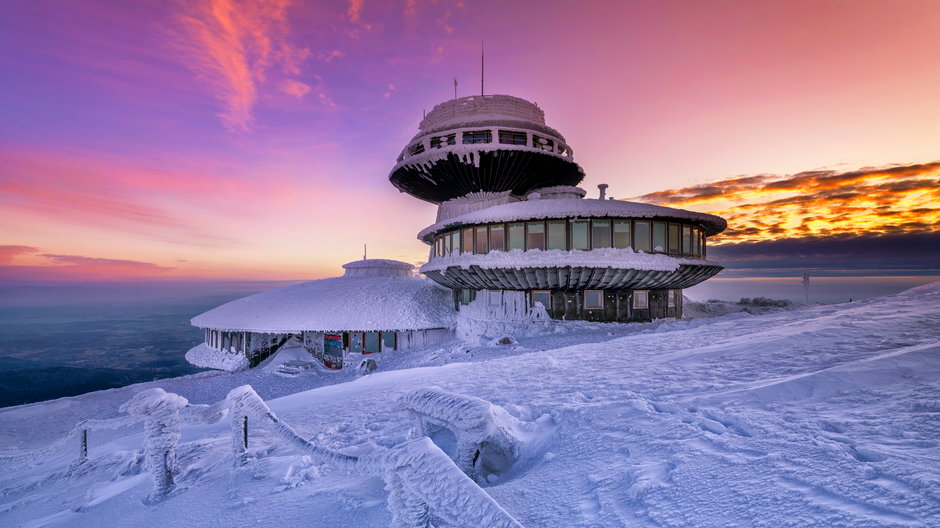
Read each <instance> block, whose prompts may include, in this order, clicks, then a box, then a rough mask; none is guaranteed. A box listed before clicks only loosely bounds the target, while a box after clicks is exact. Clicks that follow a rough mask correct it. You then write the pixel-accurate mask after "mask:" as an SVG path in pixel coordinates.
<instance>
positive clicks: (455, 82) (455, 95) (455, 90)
mask: <svg viewBox="0 0 940 528" xmlns="http://www.w3.org/2000/svg"><path fill="white" fill-rule="evenodd" d="M456 98H457V78H456V77H454V99H456Z"/></svg>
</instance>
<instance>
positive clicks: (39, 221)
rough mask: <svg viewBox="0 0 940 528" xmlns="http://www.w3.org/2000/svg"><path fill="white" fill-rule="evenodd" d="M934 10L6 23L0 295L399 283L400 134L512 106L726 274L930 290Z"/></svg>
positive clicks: (32, 6) (939, 48)
mask: <svg viewBox="0 0 940 528" xmlns="http://www.w3.org/2000/svg"><path fill="white" fill-rule="evenodd" d="M937 27H940V3H937V2H933V1H928V0H923V1H920V0H902V1H890V2H889V1H883V2H880V1H819V0H814V1H800V0H787V1H780V2H772V1H766V2H750V1H742V2H733V1H720V0H718V1H710V2H700V1H689V2H671V1H664V2H650V1H633V2H631V1H615V2H578V3H574V2H567V1H551V0H545V1H540V2H528V1H518V2H496V1H475V2H449V1H444V0H437V1H423V0H403V1H400V2H391V1H382V2H379V1H375V0H352V1H328V2H319V1H317V2H301V1H299V0H298V1H293V2H292V1H287V0H186V1H182V0H181V1H165V2H153V1H137V0H127V1H123V2H113V1H106V0H74V1H70V2H53V1H45V0H7V1H5V2H2V3H0V47H2V50H3V52H2V53H0V79H2V80H3V82H0V281H3V282H24V281H27V282H28V281H113V280H141V279H145V280H149V279H199V280H297V279H312V278H319V277H326V276H334V275H337V274H338V273H339V271H340V268H339V266H340V265H341V264H342V263H344V262H348V261H351V260H355V259H358V258H361V257H362V254H363V245H364V244H367V245H368V253H369V256H371V257H382V258H394V259H400V260H405V261H409V262H413V263H419V262H422V261H424V260H425V259H426V258H427V248H426V246H424V244H422V243H421V242H419V241H418V240H417V239H416V233H417V232H418V231H419V230H420V229H422V228H423V227H425V226H427V225H429V224H431V223H433V221H434V214H435V210H434V206H433V205H431V204H427V203H424V202H421V201H418V200H416V199H414V198H412V197H410V196H408V195H404V194H401V193H399V192H398V191H397V190H396V189H394V188H393V187H392V186H391V184H389V183H388V179H387V178H388V172H389V170H390V169H391V168H392V166H393V165H394V162H395V158H396V157H397V155H398V153H399V152H400V150H401V149H402V147H403V146H404V145H405V144H406V143H407V142H408V140H409V139H410V138H411V137H412V136H413V135H414V134H415V133H416V132H417V124H418V121H419V120H420V119H421V116H422V112H423V111H425V110H430V109H431V108H432V107H433V106H434V105H435V104H437V103H439V102H442V101H444V100H446V99H449V98H451V97H453V89H454V86H453V83H454V79H455V78H456V79H457V80H458V94H459V95H461V96H464V95H472V94H475V93H479V89H480V60H479V59H480V47H481V42H483V43H484V45H485V49H486V78H485V91H486V93H503V94H511V95H516V96H520V97H523V98H526V99H529V100H532V101H535V102H537V103H538V104H539V106H540V107H541V108H542V109H543V110H544V111H545V113H546V120H547V122H548V124H549V125H550V126H552V127H554V128H556V129H558V130H559V131H561V133H562V134H564V135H565V137H566V139H567V142H568V143H569V144H570V145H571V146H572V147H573V149H574V155H575V160H576V161H577V162H578V163H579V164H580V165H581V166H582V167H583V168H584V170H585V173H586V178H585V180H584V182H583V183H582V186H583V187H585V188H586V189H588V190H589V192H590V193H591V195H593V194H594V193H595V192H596V185H597V184H599V183H607V184H609V185H610V189H609V191H608V194H609V195H612V196H614V197H616V198H620V199H631V200H640V201H647V202H650V203H659V204H663V205H669V206H675V207H681V208H686V209H692V210H697V211H705V212H713V213H716V214H720V215H722V216H724V217H725V218H727V219H728V220H729V223H730V228H729V231H728V232H727V233H726V234H724V235H722V236H720V237H717V238H716V239H714V240H712V241H711V242H712V246H711V248H712V251H711V252H710V256H713V257H715V258H720V259H726V260H727V264H728V265H729V267H735V268H740V269H750V270H757V271H758V272H759V271H760V270H769V269H776V270H779V269H793V268H796V267H806V266H814V267H826V268H830V269H836V270H838V269H848V268H852V269H853V270H855V271H858V270H861V269H864V270H869V269H870V270H873V271H874V272H879V273H884V272H886V270H887V271H889V272H892V273H893V272H898V273H904V274H908V273H914V274H921V273H934V272H937V267H938V264H936V263H937V262H940V259H938V257H940V243H938V242H940V238H938V231H940V230H938V225H940V224H938V222H940V213H938V210H940V209H938V205H937V204H938V203H940V200H938V190H937V189H938V183H940V151H938V148H937V145H938V144H940V142H938V139H940V98H938V97H937V96H936V93H937V86H938V85H940V66H938V62H937V60H936V57H937V56H938V54H940V32H938V31H936V28H937Z"/></svg>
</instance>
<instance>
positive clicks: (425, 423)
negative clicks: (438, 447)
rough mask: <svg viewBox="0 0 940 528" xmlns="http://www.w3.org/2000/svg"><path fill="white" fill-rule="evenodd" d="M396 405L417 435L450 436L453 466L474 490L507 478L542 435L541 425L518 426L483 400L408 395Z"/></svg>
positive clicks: (427, 392) (433, 392)
mask: <svg viewBox="0 0 940 528" xmlns="http://www.w3.org/2000/svg"><path fill="white" fill-rule="evenodd" d="M401 402H402V405H403V406H404V407H405V408H406V409H407V410H408V411H409V412H410V413H411V415H412V416H413V417H414V419H415V427H416V432H417V433H418V434H419V435H422V436H431V435H432V434H434V433H435V432H436V431H437V430H440V429H447V430H449V431H451V432H452V433H454V436H456V437H457V449H456V452H455V453H454V463H456V464H457V467H459V468H460V469H461V471H463V472H464V473H465V474H466V475H467V476H468V477H470V478H471V479H473V480H474V481H476V482H478V483H480V484H484V483H486V482H489V481H490V480H491V479H492V478H493V477H495V478H498V477H499V476H501V475H504V474H506V473H507V472H509V471H510V470H511V469H512V468H513V465H514V464H516V462H518V461H519V460H520V458H522V457H523V456H524V455H526V454H527V453H526V451H527V450H528V449H529V448H531V444H532V443H533V440H536V439H538V438H540V437H541V435H540V434H538V433H539V432H544V429H545V424H544V423H533V422H524V421H522V420H519V419H517V418H516V417H514V416H513V415H511V414H509V412H507V411H506V409H503V408H502V407H500V406H499V405H495V404H493V403H490V402H488V401H486V400H483V399H480V398H474V397H472V396H464V395H462V394H454V393H451V392H446V391H443V390H439V389H421V390H417V391H414V392H412V393H410V394H407V395H406V396H404V397H403V398H402V400H401ZM548 419H549V417H548V416H545V417H544V418H543V420H548Z"/></svg>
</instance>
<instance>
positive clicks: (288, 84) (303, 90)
mask: <svg viewBox="0 0 940 528" xmlns="http://www.w3.org/2000/svg"><path fill="white" fill-rule="evenodd" d="M281 91H282V92H284V93H286V94H287V95H292V96H294V97H296V98H297V99H302V98H303V96H305V95H307V94H308V93H310V85H308V84H304V83H302V82H300V81H297V80H294V79H287V80H285V81H284V82H282V83H281Z"/></svg>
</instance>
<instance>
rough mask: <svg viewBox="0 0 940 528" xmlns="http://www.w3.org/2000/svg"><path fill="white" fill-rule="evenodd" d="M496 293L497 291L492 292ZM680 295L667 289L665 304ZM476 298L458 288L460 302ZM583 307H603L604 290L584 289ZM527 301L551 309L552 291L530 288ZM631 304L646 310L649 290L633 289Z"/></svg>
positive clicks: (674, 301) (672, 303)
mask: <svg viewBox="0 0 940 528" xmlns="http://www.w3.org/2000/svg"><path fill="white" fill-rule="evenodd" d="M494 293H498V291H496V292H494ZM681 295H682V290H669V291H668V293H667V296H666V306H667V307H668V308H675V307H676V306H677V304H678V302H679V298H680V296H681ZM475 298H476V291H475V290H469V289H463V290H460V294H459V300H460V304H470V302H471V301H473V300H474V299H475ZM490 299H499V296H498V295H490ZM583 299H584V305H583V306H584V309H585V310H603V309H604V290H584V297H583ZM529 303H530V304H531V305H532V306H535V304H536V303H541V304H542V306H544V307H545V309H546V310H548V311H549V313H551V311H552V291H551V290H530V291H529ZM632 306H633V309H634V310H648V309H649V307H650V292H649V290H633V301H632Z"/></svg>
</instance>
